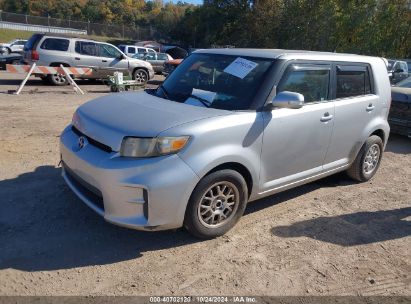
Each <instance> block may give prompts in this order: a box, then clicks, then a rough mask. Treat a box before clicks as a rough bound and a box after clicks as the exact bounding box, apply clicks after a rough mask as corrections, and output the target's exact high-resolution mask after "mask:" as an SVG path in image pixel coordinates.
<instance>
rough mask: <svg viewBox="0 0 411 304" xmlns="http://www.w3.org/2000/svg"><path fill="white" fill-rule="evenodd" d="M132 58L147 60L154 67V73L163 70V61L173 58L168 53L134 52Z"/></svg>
mask: <svg viewBox="0 0 411 304" xmlns="http://www.w3.org/2000/svg"><path fill="white" fill-rule="evenodd" d="M133 58H137V59H141V60H145V61H147V62H149V63H150V64H151V65H152V66H153V69H154V72H156V73H160V74H161V73H162V72H163V70H164V63H166V62H167V61H170V60H173V57H171V56H170V55H169V54H166V53H156V54H153V53H148V54H136V55H134V56H133Z"/></svg>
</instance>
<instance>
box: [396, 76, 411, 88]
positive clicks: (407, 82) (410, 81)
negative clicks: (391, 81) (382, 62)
mask: <svg viewBox="0 0 411 304" xmlns="http://www.w3.org/2000/svg"><path fill="white" fill-rule="evenodd" d="M395 86H397V87H400V88H411V76H410V77H408V78H405V79H404V80H402V81H400V82H399V83H397V84H396V85H395Z"/></svg>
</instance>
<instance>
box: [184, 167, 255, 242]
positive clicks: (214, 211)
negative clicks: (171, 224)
mask: <svg viewBox="0 0 411 304" xmlns="http://www.w3.org/2000/svg"><path fill="white" fill-rule="evenodd" d="M247 198H248V189H247V184H246V182H245V180H244V178H243V177H242V175H241V174H240V173H238V172H236V171H233V170H221V171H216V172H213V173H211V174H209V175H207V176H205V177H204V178H203V179H202V180H201V181H200V182H199V183H198V185H197V186H196V188H195V189H194V191H193V193H192V194H191V197H190V200H189V203H188V206H187V210H186V214H185V218H184V226H185V228H186V229H187V230H188V231H189V232H190V233H191V234H193V235H194V236H196V237H199V238H205V239H209V238H214V237H217V236H220V235H223V234H225V233H226V232H227V231H228V230H230V229H231V228H232V227H233V226H234V225H235V224H236V223H237V221H238V220H239V219H240V217H241V216H242V215H243V213H244V210H245V207H246V205H247Z"/></svg>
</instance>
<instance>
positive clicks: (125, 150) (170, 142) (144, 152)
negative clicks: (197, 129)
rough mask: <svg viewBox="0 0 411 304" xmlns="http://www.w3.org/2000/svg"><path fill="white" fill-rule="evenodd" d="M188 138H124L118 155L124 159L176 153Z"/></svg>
mask: <svg viewBox="0 0 411 304" xmlns="http://www.w3.org/2000/svg"><path fill="white" fill-rule="evenodd" d="M189 139H190V136H179V137H156V138H139V137H125V138H124V139H123V142H122V143H121V150H120V155H121V156H126V157H154V156H160V155H167V154H173V153H177V152H178V151H180V150H181V149H183V148H184V146H185V145H186V144H187V142H188V140H189Z"/></svg>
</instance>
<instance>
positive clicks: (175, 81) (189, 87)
mask: <svg viewBox="0 0 411 304" xmlns="http://www.w3.org/2000/svg"><path fill="white" fill-rule="evenodd" d="M272 62H273V61H272V60H270V59H264V58H251V57H246V56H245V57H238V56H228V55H218V54H192V55H190V56H189V57H187V58H186V59H185V60H184V61H183V62H182V63H181V64H180V65H179V66H178V68H176V70H175V71H174V72H172V73H171V74H170V76H169V77H168V78H167V79H166V80H165V82H164V84H163V85H162V86H160V87H159V88H158V89H157V92H156V94H157V95H159V96H161V97H163V98H166V99H170V100H172V101H176V102H182V103H186V104H190V105H193V106H201V107H210V108H215V109H224V110H248V109H250V105H251V103H252V101H253V98H254V96H255V94H256V92H257V90H258V89H259V87H260V85H261V83H262V82H263V79H264V77H265V74H266V73H267V71H268V69H269V67H270V66H271V64H272Z"/></svg>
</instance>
